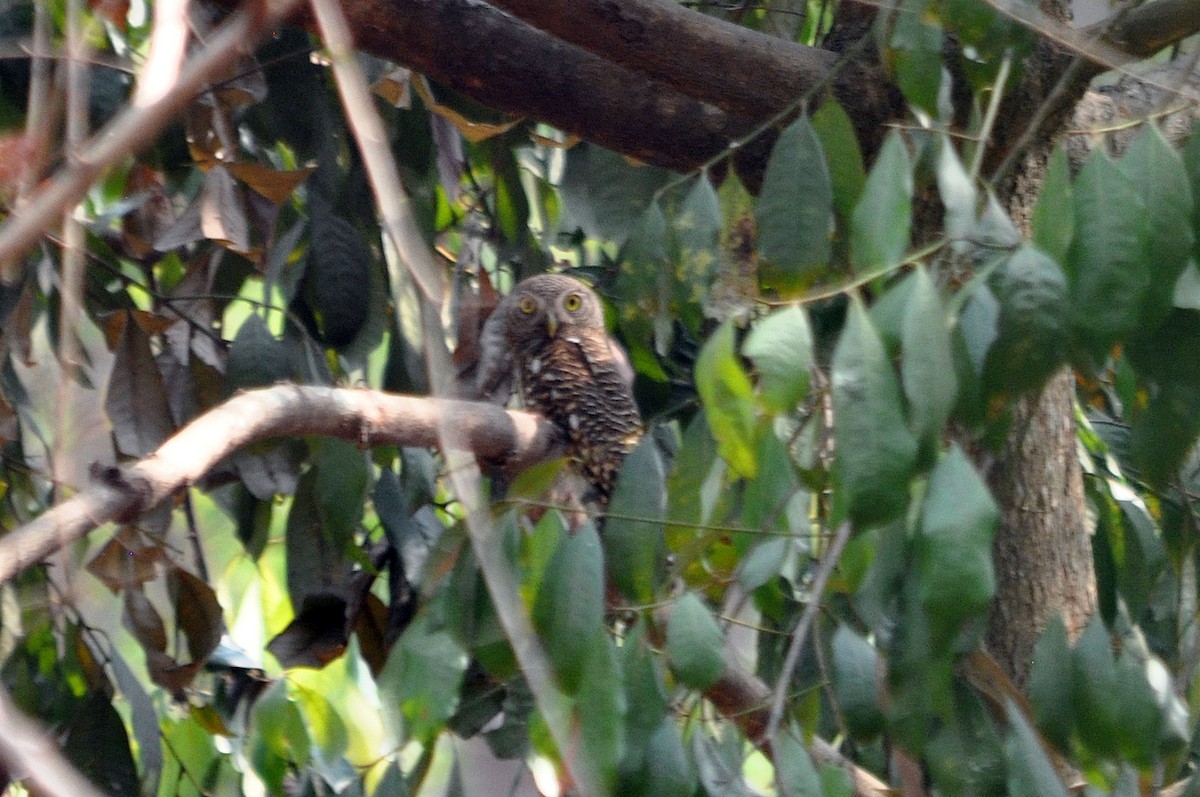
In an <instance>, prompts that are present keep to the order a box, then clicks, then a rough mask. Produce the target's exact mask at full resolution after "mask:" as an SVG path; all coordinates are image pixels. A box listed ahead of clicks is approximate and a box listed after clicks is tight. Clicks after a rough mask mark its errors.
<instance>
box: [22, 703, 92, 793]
mask: <svg viewBox="0 0 1200 797" xmlns="http://www.w3.org/2000/svg"><path fill="white" fill-rule="evenodd" d="M0 761H3V762H4V763H5V764H7V765H8V769H9V771H10V772H11V773H12V774H13V775H14V776H18V777H21V778H22V779H27V780H28V781H29V783H31V784H33V785H36V786H37V790H36V791H37V793H38V794H43V795H46V797H104V794H103V793H102V792H101V791H100V790H99V789H97V788H96V787H95V786H93V785H92V784H91V783H89V782H88V780H87V779H86V778H84V777H83V775H80V774H79V772H78V771H77V770H76V769H75V768H74V767H73V766H71V765H70V764H69V763H68V762H67V760H66V759H65V758H63V755H62V752H61V751H60V750H59V749H58V745H56V744H55V743H54V742H53V741H52V740H51V739H50V737H49V736H47V735H46V732H45V731H44V730H43V729H41V728H39V727H38V725H37V723H35V722H34V721H33V720H31V719H29V718H28V717H26V716H25V715H24V714H22V713H21V712H20V711H18V710H17V707H16V706H14V705H13V703H12V700H11V699H10V698H9V696H8V692H7V691H6V690H4V689H0Z"/></svg>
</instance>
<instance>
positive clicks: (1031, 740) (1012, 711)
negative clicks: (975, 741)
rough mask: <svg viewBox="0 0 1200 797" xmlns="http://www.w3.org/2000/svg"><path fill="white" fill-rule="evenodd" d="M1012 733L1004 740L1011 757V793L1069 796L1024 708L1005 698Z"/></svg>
mask: <svg viewBox="0 0 1200 797" xmlns="http://www.w3.org/2000/svg"><path fill="white" fill-rule="evenodd" d="M1005 707H1006V710H1007V713H1008V724H1009V734H1008V742H1007V743H1006V744H1005V753H1006V757H1007V759H1008V794H1010V795H1012V797H1067V790H1066V789H1065V788H1064V787H1063V784H1062V780H1060V779H1059V777H1058V773H1057V772H1055V770H1054V764H1052V763H1051V762H1050V759H1049V758H1048V757H1047V756H1046V751H1045V750H1043V749H1042V746H1041V744H1040V743H1039V742H1038V738H1037V734H1036V733H1034V731H1033V728H1030V727H1029V723H1028V722H1026V721H1025V717H1024V716H1022V715H1021V710H1020V709H1019V708H1017V706H1016V705H1015V704H1014V703H1013V702H1012V699H1011V698H1010V699H1007V700H1006V701H1005Z"/></svg>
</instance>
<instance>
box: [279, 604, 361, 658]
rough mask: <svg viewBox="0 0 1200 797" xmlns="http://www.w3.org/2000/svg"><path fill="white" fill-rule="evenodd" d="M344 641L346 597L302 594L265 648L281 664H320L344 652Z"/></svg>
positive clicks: (345, 639)
mask: <svg viewBox="0 0 1200 797" xmlns="http://www.w3.org/2000/svg"><path fill="white" fill-rule="evenodd" d="M346 642H347V636H346V601H345V600H343V599H342V598H341V597H339V596H337V595H332V594H330V593H327V592H326V593H319V594H314V595H309V596H308V597H307V598H305V599H304V604H303V605H302V606H301V608H300V611H299V613H297V615H296V618H295V619H294V620H292V622H290V623H288V627H287V628H285V629H283V631H282V632H280V633H279V635H278V636H276V637H275V638H274V639H272V640H271V641H270V643H268V645H267V650H268V651H269V652H270V653H271V655H273V656H274V657H275V658H276V659H278V660H279V663H280V664H282V665H283V666H284V667H324V666H325V665H326V664H328V663H329V662H331V661H333V660H334V659H336V658H337V657H338V656H340V655H342V653H343V652H345V650H346Z"/></svg>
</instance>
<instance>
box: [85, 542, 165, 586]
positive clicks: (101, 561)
mask: <svg viewBox="0 0 1200 797" xmlns="http://www.w3.org/2000/svg"><path fill="white" fill-rule="evenodd" d="M165 561H166V556H165V555H164V553H163V549H162V546H160V545H157V544H154V545H147V544H146V537H145V536H144V535H143V534H142V533H141V532H139V531H138V530H137V529H135V528H132V527H129V526H124V527H122V528H121V529H119V530H118V531H117V533H116V534H114V535H113V537H112V539H111V540H109V541H108V543H107V544H106V545H105V546H104V547H103V548H101V549H100V550H99V551H98V552H97V553H96V555H95V556H93V557H92V559H91V561H90V562H88V563H87V571H88V572H89V573H91V574H92V575H93V576H95V577H96V578H97V579H99V580H100V583H102V584H103V585H104V586H106V587H108V589H109V591H110V592H112V593H113V594H114V595H115V594H117V593H118V592H120V591H121V590H122V589H126V588H130V587H132V588H135V589H136V588H140V587H141V586H142V585H143V584H146V583H148V582H150V581H153V580H154V579H155V578H157V577H158V573H159V569H158V568H159V565H160V564H162V563H164V562H165Z"/></svg>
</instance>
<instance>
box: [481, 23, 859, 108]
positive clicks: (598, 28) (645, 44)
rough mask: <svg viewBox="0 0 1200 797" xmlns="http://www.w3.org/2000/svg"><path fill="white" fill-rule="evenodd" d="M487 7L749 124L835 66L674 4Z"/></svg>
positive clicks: (822, 53)
mask: <svg viewBox="0 0 1200 797" xmlns="http://www.w3.org/2000/svg"><path fill="white" fill-rule="evenodd" d="M492 5H494V6H497V7H499V8H502V9H504V10H505V11H508V12H510V13H512V14H514V15H515V16H517V17H520V18H521V19H522V20H524V21H525V22H528V23H529V24H531V25H533V26H534V27H536V28H538V29H540V30H544V31H545V32H547V33H549V34H551V35H553V36H556V37H558V38H559V39H562V40H563V41H565V42H569V43H571V44H574V45H577V46H579V47H582V48H583V49H585V50H587V51H588V52H591V53H594V54H596V55H598V56H600V57H601V58H604V59H605V60H607V61H611V62H613V63H614V64H619V65H620V66H623V67H625V68H626V69H629V70H632V71H634V72H638V73H640V74H642V75H645V76H646V77H648V78H650V79H651V80H656V81H659V82H660V83H662V84H664V85H667V86H670V87H672V88H674V89H677V90H679V91H681V92H683V93H685V94H688V95H689V96H692V97H695V98H696V99H698V100H703V101H704V102H708V103H711V104H713V105H715V106H717V107H718V108H721V109H723V110H725V111H727V112H729V113H732V114H735V115H739V116H743V117H746V118H748V119H768V118H770V117H771V116H773V115H775V114H777V113H779V112H780V111H781V110H783V109H785V108H787V107H788V106H789V105H791V104H792V103H795V102H796V100H797V99H798V98H799V97H801V96H803V95H804V94H805V93H806V92H808V91H811V90H812V89H813V87H815V86H817V85H819V84H820V83H821V82H822V81H823V80H825V79H826V78H827V77H828V76H829V72H830V70H831V69H832V68H833V66H834V63H835V61H836V60H837V56H835V55H834V54H833V53H831V52H829V51H827V50H822V49H819V48H816V47H804V46H802V45H797V44H794V43H792V42H788V41H785V40H783V39H780V38H778V37H776V36H768V35H767V34H765V33H759V32H758V31H755V30H751V29H749V28H745V27H742V26H741V25H734V24H732V23H729V22H725V21H724V20H720V19H717V18H715V17H710V16H707V15H704V14H699V13H697V12H695V11H692V10H690V9H688V8H685V7H684V6H682V5H680V4H679V3H677V2H674V0H617V1H615V2H614V0H492ZM664 44H666V45H667V46H664Z"/></svg>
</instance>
